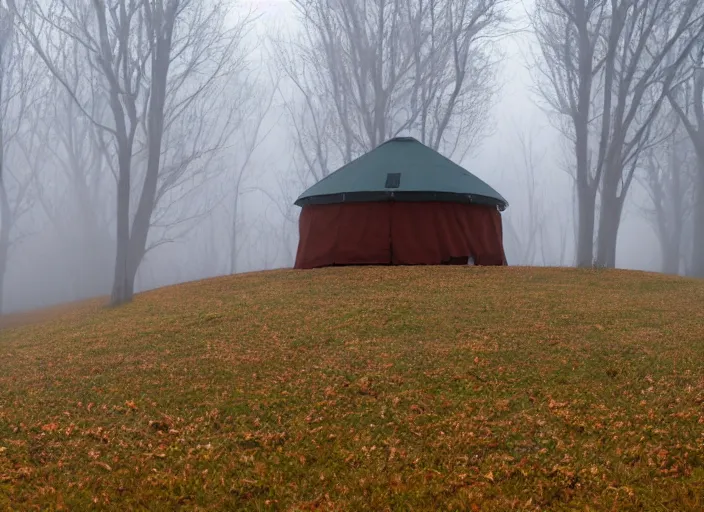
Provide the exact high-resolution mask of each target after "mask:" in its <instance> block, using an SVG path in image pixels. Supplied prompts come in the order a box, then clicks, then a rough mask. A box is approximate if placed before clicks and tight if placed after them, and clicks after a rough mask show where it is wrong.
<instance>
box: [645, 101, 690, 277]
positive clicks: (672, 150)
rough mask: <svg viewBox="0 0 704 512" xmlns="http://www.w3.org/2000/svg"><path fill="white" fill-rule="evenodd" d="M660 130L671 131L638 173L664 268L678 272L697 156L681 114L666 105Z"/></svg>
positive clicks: (646, 214) (651, 149) (652, 149)
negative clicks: (678, 114)
mask: <svg viewBox="0 0 704 512" xmlns="http://www.w3.org/2000/svg"><path fill="white" fill-rule="evenodd" d="M663 110H666V112H663V116H662V118H663V119H662V122H661V123H659V124H658V127H657V128H658V131H660V132H662V133H667V134H669V135H668V136H667V137H666V138H665V139H664V140H663V142H662V143H661V144H658V145H656V146H653V147H652V148H649V149H648V150H647V151H645V152H644V154H643V157H642V161H643V170H644V173H643V175H642V176H641V177H639V178H638V179H639V181H640V182H641V183H642V185H643V187H644V188H645V190H646V191H647V192H648V196H649V200H650V206H649V207H645V208H643V210H644V213H645V216H646V219H647V220H648V221H650V223H651V224H652V226H653V229H654V230H655V233H656V235H657V236H658V240H659V242H660V249H661V254H662V271H663V272H664V273H667V274H678V273H680V270H681V268H682V263H683V261H682V260H683V253H682V252H683V248H684V247H683V242H684V236H685V225H686V223H687V220H688V218H689V216H690V214H691V210H692V206H693V204H692V203H693V199H694V194H693V193H692V192H693V185H694V183H695V180H694V177H695V171H696V156H695V155H694V151H693V150H692V146H691V143H690V141H689V137H688V136H687V134H686V133H685V132H684V129H683V126H682V123H681V121H680V119H679V117H678V116H677V115H676V113H674V112H673V111H672V109H665V108H664V109H663Z"/></svg>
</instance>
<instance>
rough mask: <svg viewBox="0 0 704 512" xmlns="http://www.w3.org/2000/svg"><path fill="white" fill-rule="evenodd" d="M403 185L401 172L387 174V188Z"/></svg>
mask: <svg viewBox="0 0 704 512" xmlns="http://www.w3.org/2000/svg"><path fill="white" fill-rule="evenodd" d="M400 185H401V173H400V172H390V173H388V174H387V175H386V185H385V187H386V188H398V187H399V186H400Z"/></svg>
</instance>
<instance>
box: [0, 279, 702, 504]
mask: <svg viewBox="0 0 704 512" xmlns="http://www.w3.org/2000/svg"><path fill="white" fill-rule="evenodd" d="M57 314H58V315H59V317H58V318H56V319H54V320H52V321H50V322H43V323H39V324H35V325H29V326H24V327H14V328H11V329H6V330H4V331H0V509H13V510H22V509H31V508H36V509H39V508H41V509H43V510H47V509H49V510H50V509H65V510H87V509H90V508H96V509H110V510H140V509H149V510H174V509H179V508H181V509H184V510H194V509H197V510H216V509H219V510H223V509H225V510H313V509H316V510H355V511H357V510H473V511H475V510H622V511H623V510H679V511H687V510H702V509H704V469H703V468H704V405H703V404H704V368H703V367H702V362H703V361H704V282H701V281H695V280H686V279H681V278H672V277H665V276H662V275H655V274H645V273H634V272H623V271H589V270H585V271H579V270H571V269H530V268H512V267H509V268H474V267H470V268H459V267H450V268H448V267H443V268H438V267H410V268H340V269H325V270H317V271H276V272H264V273H254V274H248V275H242V276H237V277H233V278H224V279H216V280H210V281H205V282H199V283H191V284H186V285H181V286H176V287H170V288H164V289H161V290H157V291H154V292H150V293H146V294H143V295H140V296H138V297H137V298H136V300H135V302H134V303H133V304H131V305H128V306H126V307H123V308H119V309H114V310H107V309H103V308H102V307H101V306H100V305H99V303H88V304H86V305H83V306H76V307H75V308H73V309H70V310H68V311H60V312H59V313H57Z"/></svg>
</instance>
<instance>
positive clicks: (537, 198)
mask: <svg viewBox="0 0 704 512" xmlns="http://www.w3.org/2000/svg"><path fill="white" fill-rule="evenodd" d="M517 139H518V145H519V147H520V150H519V152H518V154H519V155H520V159H519V160H520V161H519V162H518V163H517V164H516V167H517V168H518V171H519V172H518V174H519V176H520V177H521V178H522V179H521V185H522V187H521V188H522V189H523V190H525V192H526V197H525V199H526V208H525V209H521V210H518V211H516V213H515V214H509V215H505V216H504V225H505V227H506V234H507V235H508V237H509V238H510V240H511V241H512V245H513V246H514V247H515V249H516V250H517V254H516V260H517V263H518V264H522V265H536V264H538V263H541V264H543V265H545V264H546V261H547V260H546V258H545V253H544V252H543V248H544V246H545V243H546V237H545V230H546V215H545V213H546V212H545V198H544V197H543V196H542V194H541V193H540V190H541V189H543V187H541V186H540V183H539V182H538V180H537V176H536V169H537V168H538V167H539V166H540V165H541V162H542V161H543V160H544V157H545V155H544V154H542V153H541V154H536V149H535V143H534V139H533V137H532V135H531V134H526V133H523V132H518V133H517ZM523 180H525V182H524V181H523ZM541 256H542V261H541V260H540V258H541Z"/></svg>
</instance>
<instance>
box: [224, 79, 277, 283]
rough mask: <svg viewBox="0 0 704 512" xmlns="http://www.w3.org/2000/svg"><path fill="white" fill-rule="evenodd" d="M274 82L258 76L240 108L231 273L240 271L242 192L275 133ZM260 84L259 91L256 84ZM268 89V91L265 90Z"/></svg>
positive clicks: (233, 198)
mask: <svg viewBox="0 0 704 512" xmlns="http://www.w3.org/2000/svg"><path fill="white" fill-rule="evenodd" d="M270 78H271V79H272V80H271V86H270V87H268V88H267V87H265V86H264V83H263V81H262V80H261V79H255V80H253V81H252V83H251V84H249V87H251V88H252V89H250V90H248V91H247V98H248V101H247V102H246V103H247V106H246V107H245V106H244V105H243V108H241V109H240V114H241V115H242V120H241V122H240V123H239V126H240V130H239V135H240V136H239V137H238V139H239V141H240V143H239V145H238V147H237V158H236V161H237V165H232V168H233V170H232V172H233V175H232V179H231V182H232V194H231V196H230V197H231V199H232V200H231V214H230V219H231V223H230V230H229V231H230V268H229V272H230V274H234V273H236V272H237V259H238V256H239V254H240V252H241V249H242V247H241V240H240V236H239V235H240V232H241V231H242V228H243V226H242V224H241V222H240V214H239V206H240V200H241V198H242V196H243V195H244V194H245V190H244V188H243V185H244V183H245V180H246V178H247V175H248V171H249V170H250V169H251V167H252V159H253V158H254V156H255V153H256V151H257V150H258V149H259V147H260V146H261V144H262V143H263V142H264V141H265V140H266V138H267V137H268V135H269V134H270V133H271V127H270V126H269V127H268V128H267V126H266V124H265V121H266V118H267V116H268V114H269V113H270V112H271V108H272V105H273V103H274V98H275V97H276V93H277V91H278V83H279V77H278V76H273V75H272V76H270ZM255 87H256V88H257V89H258V92H255V91H254V90H253V88H255ZM266 89H268V93H267V94H263V91H264V90H266Z"/></svg>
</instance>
